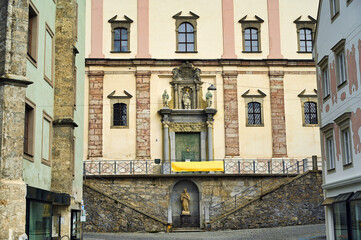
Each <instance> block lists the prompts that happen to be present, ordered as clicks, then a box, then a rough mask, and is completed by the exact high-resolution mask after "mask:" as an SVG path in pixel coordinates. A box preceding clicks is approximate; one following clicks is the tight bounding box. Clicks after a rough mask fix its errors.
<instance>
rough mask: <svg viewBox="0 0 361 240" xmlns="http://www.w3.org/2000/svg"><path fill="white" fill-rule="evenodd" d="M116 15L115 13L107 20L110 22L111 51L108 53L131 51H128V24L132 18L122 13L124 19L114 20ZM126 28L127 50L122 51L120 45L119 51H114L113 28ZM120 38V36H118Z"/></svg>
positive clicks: (131, 21)
mask: <svg viewBox="0 0 361 240" xmlns="http://www.w3.org/2000/svg"><path fill="white" fill-rule="evenodd" d="M116 18H117V15H115V16H114V17H112V18H111V19H109V20H108V22H109V23H110V28H111V34H112V37H111V51H110V53H131V51H130V46H131V45H130V42H131V41H130V25H131V23H133V20H132V19H130V18H129V17H127V16H126V15H124V19H125V20H116ZM118 28H120V29H126V31H127V51H122V48H121V46H120V50H119V51H115V44H114V43H115V39H114V38H115V30H116V29H118ZM120 38H121V36H120Z"/></svg>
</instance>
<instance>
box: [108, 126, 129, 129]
mask: <svg viewBox="0 0 361 240" xmlns="http://www.w3.org/2000/svg"><path fill="white" fill-rule="evenodd" d="M110 129H129V126H110Z"/></svg>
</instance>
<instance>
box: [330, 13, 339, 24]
mask: <svg viewBox="0 0 361 240" xmlns="http://www.w3.org/2000/svg"><path fill="white" fill-rule="evenodd" d="M339 15H340V11H338V12H337V13H336V14H335V15H333V16H332V17H331V23H333V22H334V21H335V20H336V18H337V17H338V16H339Z"/></svg>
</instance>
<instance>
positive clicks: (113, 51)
mask: <svg viewBox="0 0 361 240" xmlns="http://www.w3.org/2000/svg"><path fill="white" fill-rule="evenodd" d="M317 5H318V3H317V1H313V0H309V1H307V3H302V4H301V3H298V2H297V3H296V2H292V3H290V2H289V1H286V0H268V1H267V0H257V1H250V2H249V3H247V4H246V5H244V2H242V1H237V0H214V1H211V2H209V1H182V2H179V3H178V2H177V3H175V2H174V1H158V0H138V1H125V0H124V1H116V2H115V1H112V0H92V1H91V4H89V5H87V16H86V17H87V23H88V24H87V32H86V34H87V39H89V41H87V45H86V52H87V53H86V56H88V58H87V59H86V78H87V81H86V82H87V84H88V86H86V88H85V89H89V91H88V93H87V96H86V98H88V101H89V106H88V108H87V110H86V111H87V112H86V114H85V116H86V119H85V125H86V127H87V129H86V131H85V139H87V140H86V141H85V145H86V146H85V148H84V155H85V156H87V158H86V159H87V160H135V159H142V160H150V161H154V159H161V160H162V161H163V162H164V161H181V160H182V159H179V158H182V157H181V155H179V154H178V155H177V151H180V152H182V151H186V150H187V146H186V145H187V144H186V143H182V141H183V140H181V138H182V137H181V135H182V133H184V134H185V135H187V134H186V133H188V137H189V139H188V138H187V136H184V138H185V139H188V140H184V141H185V142H188V141H190V139H191V138H192V137H190V136H191V135H192V134H190V133H194V134H193V136H198V137H196V138H197V139H198V138H199V139H200V140H195V141H196V142H200V143H199V144H198V143H197V144H198V145H197V147H196V148H197V149H198V150H195V149H193V151H195V152H194V154H195V155H194V157H193V158H194V159H193V158H192V159H191V160H195V159H200V160H223V159H228V158H230V159H241V160H246V159H248V160H250V159H251V160H259V159H268V160H272V159H303V158H307V157H311V156H312V155H318V156H319V155H320V147H319V128H318V119H317V117H318V113H317V110H316V109H317V93H316V90H315V89H316V82H315V65H314V62H313V61H312V53H311V52H312V37H313V33H314V29H315V19H314V18H313V17H315V16H316V12H317ZM205 6H207V7H205ZM187 71H191V72H192V74H190V75H187V74H186V73H184V74H183V73H182V74H181V75H180V76H178V75H177V74H178V72H187ZM178 78H179V79H178ZM180 79H183V80H184V81H185V82H187V81H188V83H189V84H188V83H187V84H188V85H187V84H185V82H183V83H184V84H183V85H182V84H180V83H181V81H180ZM178 80H179V81H178ZM177 81H178V82H177ZM197 81H199V83H196V82H197ZM179 84H180V85H179ZM211 86H212V88H211V90H210V92H211V94H212V98H211V101H212V103H211V104H210V105H209V106H208V105H207V103H206V94H207V92H208V90H207V89H208V88H209V87H211ZM178 87H179V88H178ZM213 87H215V89H216V90H212V89H213ZM187 89H188V90H189V92H190V95H191V106H190V109H189V110H190V111H188V112H187V111H185V112H184V113H182V114H184V115H182V114H181V116H180V118H181V120H180V119H178V120H175V118H172V114H173V115H174V114H175V113H176V112H177V110H182V109H183V110H187V109H186V108H185V106H184V100H183V99H182V98H183V95H184V94H185V93H186V92H187ZM164 91H166V92H167V94H168V95H169V98H168V99H167V101H168V102H167V104H164V103H163V98H162V95H163V93H164ZM196 103H198V105H197V104H196ZM168 107H169V109H170V110H171V112H172V111H173V113H172V114H170V115H168V114H165V113H163V112H162V111H163V110H164V109H168ZM196 109H197V110H202V111H200V113H199V115H197V114H198V113H194V114H195V115H194V116H195V117H194V118H193V117H190V118H188V119H187V116H188V115H189V114H192V113H191V112H192V111H193V112H195V110H196ZM207 109H214V111H213V112H212V114H211V115H212V116H211V117H210V118H209V119H208V117H209V116H208V115H209V114H207V113H206V112H207ZM165 116H170V118H171V120H170V125H169V124H168V120H167V119H166V118H167V117H165ZM176 122H182V123H176ZM194 123H197V124H199V129H197V127H193V128H192V126H195V125H196V124H194ZM177 124H178V125H177ZM182 124H183V125H182ZM176 125H177V126H178V127H177V126H176ZM180 125H182V126H180ZM201 128H202V129H203V130H201ZM209 128H211V130H209ZM165 131H166V132H167V133H165ZM173 133H174V134H173ZM184 134H183V135H184ZM177 135H179V136H178V138H179V141H178V140H177ZM202 139H203V140H202ZM182 144H183V145H182ZM179 148H184V149H183V150H180V149H179ZM188 148H189V147H188ZM210 148H211V149H210ZM191 152H192V151H191ZM192 154H193V153H192ZM192 156H193V155H192ZM183 160H184V159H183Z"/></svg>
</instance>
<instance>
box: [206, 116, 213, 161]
mask: <svg viewBox="0 0 361 240" xmlns="http://www.w3.org/2000/svg"><path fill="white" fill-rule="evenodd" d="M212 127H213V123H212V122H207V135H208V161H213V160H214V159H213V133H212V131H213V130H212Z"/></svg>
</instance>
